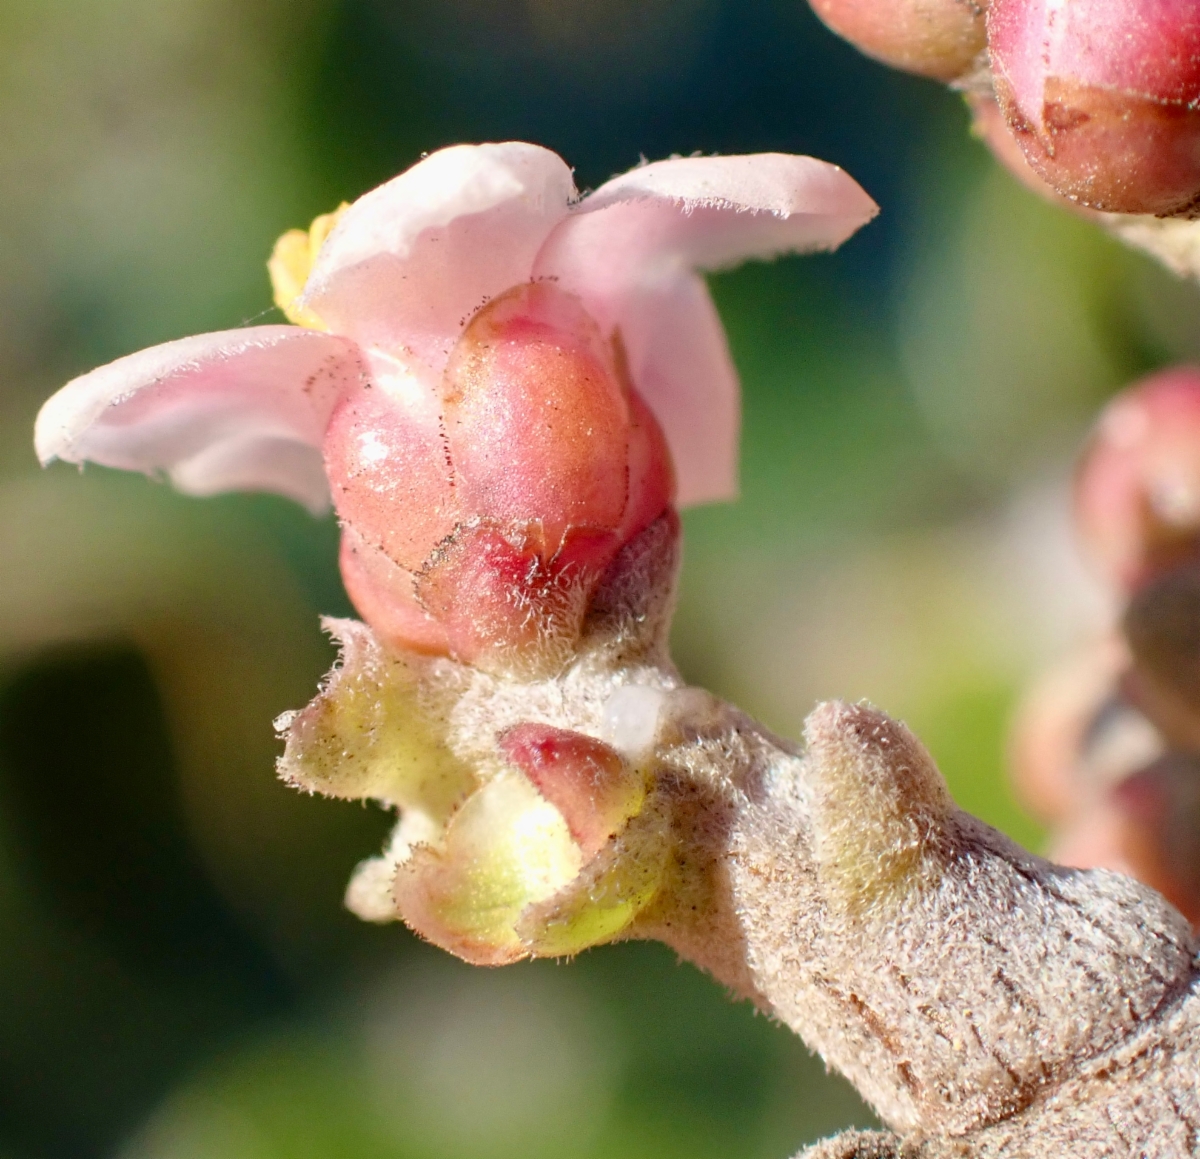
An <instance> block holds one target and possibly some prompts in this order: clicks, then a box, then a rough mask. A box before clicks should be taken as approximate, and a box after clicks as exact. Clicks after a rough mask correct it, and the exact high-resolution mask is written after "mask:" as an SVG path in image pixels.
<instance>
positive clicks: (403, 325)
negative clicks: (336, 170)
mask: <svg viewBox="0 0 1200 1159" xmlns="http://www.w3.org/2000/svg"><path fill="white" fill-rule="evenodd" d="M875 212H876V208H875V205H874V203H873V202H872V201H871V199H870V198H869V197H867V195H866V194H865V193H864V192H863V191H862V190H861V189H860V188H859V186H858V185H857V184H856V183H855V182H854V181H853V180H852V179H851V178H849V177H848V176H847V175H846V174H845V173H843V172H842V171H841V170H839V169H837V168H836V167H834V166H831V165H827V164H825V163H823V162H821V161H816V160H813V159H812V158H807V157H793V156H785V155H780V154H765V155H761V156H752V157H707V158H702V157H693V158H686V159H675V160H671V161H665V162H659V163H657V164H650V165H643V166H641V167H639V168H637V169H635V170H633V171H632V172H630V173H627V174H625V175H624V176H621V177H618V178H615V179H614V180H612V181H610V182H608V183H607V184H605V185H604V186H602V187H601V188H600V189H598V190H596V191H595V192H594V193H591V194H589V195H588V196H586V197H584V198H582V199H580V198H579V197H578V196H577V195H576V192H575V188H574V185H573V182H572V179H571V173H570V170H569V169H568V168H567V166H566V165H565V164H564V163H563V161H562V160H561V159H560V158H558V157H557V156H556V155H555V154H553V153H551V152H549V151H548V150H545V149H541V148H539V147H536V146H533V145H525V144H519V143H509V144H501V145H481V146H457V147H454V148H450V149H445V150H443V151H441V152H439V153H435V154H433V155H432V156H430V157H429V158H427V159H426V160H424V161H422V162H421V163H420V164H418V165H416V166H414V167H413V168H412V169H410V170H409V171H408V172H406V173H404V174H402V175H401V176H400V177H398V178H396V179H395V180H393V181H391V182H389V183H388V184H386V185H384V186H382V187H380V188H379V189H376V190H374V191H373V192H371V193H368V194H367V195H366V196H364V197H362V198H360V199H359V200H358V201H357V202H355V203H354V204H353V205H349V206H342V207H341V208H340V209H338V210H337V211H335V212H334V213H332V214H328V215H325V216H323V217H321V218H318V219H317V220H316V221H315V222H314V223H313V225H312V227H311V228H310V229H309V230H308V231H299V230H297V231H292V232H291V233H288V234H285V235H284V236H283V237H282V238H281V239H280V241H279V243H278V244H277V245H276V248H275V252H274V254H273V255H272V258H271V261H270V271H271V276H272V281H273V283H274V289H275V299H276V302H277V304H278V305H279V306H280V308H281V309H282V310H283V311H284V313H285V314H286V315H287V317H288V318H289V319H290V320H291V321H292V322H293V323H294V325H293V326H257V327H249V328H245V329H242V330H235V331H229V332H225V333H219V334H210V335H204V336H201V337H198V338H190V339H184V340H182V341H181V342H174V343H168V344H167V345H165V346H161V347H156V348H154V349H153V350H148V351H144V352H142V353H141V354H135V355H132V356H130V357H128V358H124V359H121V360H119V361H118V362H116V363H113V364H112V365H110V366H107V367H103V368H101V369H100V370H97V371H93V372H92V373H91V374H88V375H84V376H83V377H82V378H80V379H77V380H75V381H74V382H72V383H70V384H69V385H68V386H66V387H65V388H64V389H63V390H62V391H60V392H59V394H58V395H56V396H55V397H54V398H53V399H51V400H50V402H48V403H47V404H46V406H45V407H44V408H43V411H42V414H41V416H40V417H39V420H38V427H37V435H36V441H37V449H38V453H39V455H40V456H41V458H42V460H43V461H48V460H50V459H53V458H60V459H66V460H68V461H71V462H82V461H84V460H92V461H96V462H100V463H105V464H108V465H111V466H117V467H126V468H137V469H141V470H145V471H166V472H167V473H168V474H169V475H170V477H171V478H172V479H173V481H174V482H175V483H176V484H177V485H178V486H180V487H181V488H182V489H183V490H185V491H189V492H192V493H197V494H209V493H213V492H217V491H222V490H229V489H235V488H257V489H263V490H271V491H278V492H281V493H283V494H285V495H288V496H291V497H292V498H295V499H298V500H300V501H301V502H304V503H306V504H307V505H308V506H309V507H311V508H314V509H318V508H320V507H321V505H322V504H323V503H324V502H326V501H327V498H328V496H330V495H332V500H333V504H334V507H335V508H336V510H337V513H338V516H339V518H340V521H341V525H342V553H341V566H342V574H343V577H344V579H345V582H346V587H347V591H348V592H349V594H350V597H351V599H352V600H353V602H354V604H355V606H356V607H357V608H358V610H359V611H360V613H361V614H362V616H363V618H364V620H365V621H366V623H367V625H369V628H367V627H364V626H363V625H357V624H353V623H339V624H335V625H331V627H332V630H333V631H334V632H335V634H336V635H337V636H338V638H339V639H340V641H341V642H342V646H343V658H342V665H341V667H340V668H339V669H338V670H337V671H336V672H335V674H334V675H333V677H332V678H331V680H330V681H329V683H328V685H327V686H326V688H325V689H324V690H323V691H322V693H321V695H320V696H319V697H318V699H317V700H316V701H314V703H313V704H312V705H310V706H309V708H308V709H306V710H305V711H304V712H302V713H300V714H297V715H294V716H293V717H289V718H288V719H287V721H286V722H285V724H284V727H285V729H286V730H287V732H288V746H287V752H286V755H285V757H284V759H283V764H282V771H283V774H284V775H285V777H287V778H288V779H289V780H291V781H293V782H294V783H296V784H299V785H304V786H308V787H310V788H317V789H321V790H322V791H326V792H330V793H336V794H339V795H343V796H352V797H373V798H376V799H378V800H381V801H384V802H387V803H388V804H389V805H392V806H395V807H397V808H398V809H399V810H400V811H401V813H402V822H401V825H400V828H399V830H398V831H397V837H396V839H395V841H394V842H393V845H392V848H391V849H390V851H389V853H388V855H387V856H386V857H385V858H384V859H382V860H381V861H378V862H372V863H369V864H368V865H367V866H366V867H365V868H364V870H363V872H362V873H360V875H359V877H358V878H357V879H356V883H355V885H354V886H353V887H352V890H351V895H350V896H351V903H352V905H353V906H354V907H355V908H356V909H357V910H358V911H359V912H360V913H364V914H368V915H370V916H373V917H393V916H397V915H398V914H399V915H403V916H405V917H407V918H408V919H409V920H410V922H411V923H412V924H413V925H414V926H415V927H416V928H418V929H419V930H420V931H421V932H422V933H424V934H425V935H426V936H427V937H430V938H431V939H433V940H434V941H437V942H439V943H440V944H442V945H445V946H446V947H447V948H450V949H453V950H455V951H456V952H458V953H460V954H462V955H463V956H465V957H469V958H472V959H474V960H477V961H482V960H487V961H499V960H507V959H509V958H511V957H514V956H517V957H519V956H522V955H524V954H528V953H531V952H565V951H567V950H570V949H574V948H578V946H579V945H580V944H586V942H587V941H589V940H597V939H599V938H601V937H603V936H607V935H609V934H610V933H611V932H613V931H614V930H616V929H619V928H620V927H621V926H622V925H623V924H626V923H627V922H628V921H629V920H630V916H631V914H632V913H633V912H634V911H635V910H636V909H637V908H638V906H640V905H642V904H644V903H645V901H646V900H647V899H648V898H649V897H650V896H651V895H652V893H653V892H654V888H655V885H656V882H657V875H658V873H659V871H660V868H661V863H662V861H663V859H664V857H665V849H666V847H665V845H664V844H663V842H662V841H661V840H660V839H659V837H660V834H659V830H660V829H661V825H659V824H658V822H657V821H656V820H655V818H654V817H653V816H649V815H648V816H647V817H646V818H643V819H642V820H638V816H639V815H640V814H642V813H643V812H644V811H645V810H644V809H643V805H644V803H645V801H646V799H647V794H648V787H647V784H646V773H645V770H644V769H641V768H640V767H639V765H638V757H639V753H640V751H641V748H643V747H644V746H645V743H646V741H645V738H642V739H639V737H640V734H641V732H645V730H646V728H647V727H652V724H653V719H654V709H655V706H656V705H657V699H658V697H659V696H660V694H661V692H662V691H663V688H664V687H666V686H667V685H669V684H670V683H672V682H673V681H674V677H673V675H670V674H668V675H664V674H663V654H662V636H663V633H664V632H665V627H666V625H665V619H666V614H667V609H668V607H669V601H670V592H671V588H672V584H673V580H674V570H675V560H676V554H677V538H678V520H677V518H676V516H675V514H674V505H675V503H676V502H677V501H678V502H682V503H696V502H702V501H706V500H712V499H718V498H724V497H728V496H730V495H731V494H732V493H733V491H734V488H735V476H736V449H737V432H738V390H737V379H736V375H735V372H734V369H733V366H732V363H731V361H730V358H729V354H728V351H727V348H726V345H725V338H724V334H723V331H722V328H721V324H720V321H719V319H718V318H717V316H716V312H715V310H714V308H713V305H712V302H711V300H710V298H709V296H708V293H707V289H706V287H705V285H704V282H703V280H702V279H701V277H700V276H699V275H698V273H697V272H696V271H697V269H714V268H720V267H723V266H726V265H729V264H732V263H736V262H738V261H741V260H743V259H745V258H748V257H771V256H774V255H776V254H780V253H785V252H789V251H801V250H815V249H830V248H833V247H835V246H837V245H838V244H839V243H840V242H842V241H843V240H844V239H845V238H846V237H847V236H849V235H850V234H851V233H853V232H854V230H855V229H857V228H858V227H859V226H860V225H862V224H863V223H864V222H866V221H868V220H869V219H870V218H871V217H872V216H873V215H874V214H875ZM644 657H650V658H651V666H650V668H646V661H645V659H644ZM439 659H440V663H439ZM585 659H586V661H587V663H588V664H590V665H591V668H590V671H591V675H590V676H589V679H590V680H591V681H592V682H593V684H595V685H596V686H595V688H593V689H592V691H591V692H589V693H588V696H587V698H585V699H587V706H586V711H584V710H580V711H576V712H574V713H572V712H565V713H564V712H561V711H560V712H558V713H557V714H551V713H549V711H548V706H549V705H550V704H551V703H553V702H554V701H555V698H556V697H557V699H558V700H559V701H561V700H562V696H561V693H556V691H555V689H556V687H557V686H556V684H555V682H556V681H558V680H560V679H562V678H563V674H564V673H566V672H570V671H578V670H579V668H580V665H581V664H583V663H584V661H585ZM639 664H641V668H639ZM642 669H646V671H645V672H644V676H645V679H644V680H643V681H642V682H641V684H644V685H645V687H644V688H642V690H641V692H639V691H637V690H636V689H634V690H632V691H630V690H626V691H625V693H624V694H623V695H624V699H622V686H623V685H627V684H638V679H639V678H638V673H639V671H642ZM489 681H490V683H488V682H489ZM641 684H639V685H638V686H639V687H641ZM485 686H486V687H487V688H488V689H489V691H488V693H487V706H486V707H485V708H478V707H477V708H476V709H472V708H471V707H470V706H471V705H472V704H474V703H475V702H474V701H473V700H472V697H475V698H478V697H479V696H481V695H483V693H482V692H481V689H482V688H483V687H485ZM589 687H590V686H589ZM538 688H540V689H541V692H542V695H543V696H545V697H546V698H548V699H547V704H546V705H545V706H542V707H541V708H540V709H539V706H538V700H537V696H538V694H537V692H536V691H534V690H535V689H538ZM506 697H507V700H506ZM502 702H503V703H506V704H507V705H508V707H507V708H504V707H502ZM622 705H623V706H624V707H622ZM614 722H615V723H614ZM622 722H624V723H622ZM539 730H541V731H539ZM547 730H548V731H547ZM639 730H640V732H639ZM643 830H644V832H643ZM618 839H619V841H620V842H623V845H622V846H621V848H622V849H623V850H625V851H626V852H628V850H630V849H637V850H639V851H642V852H644V854H645V855H644V856H642V852H639V854H638V857H637V858H633V857H632V856H616V855H615V854H614V853H613V851H612V849H607V847H608V846H610V845H612V844H613V842H615V841H617V840H618ZM606 849H607V852H606ZM606 858H607V859H608V861H614V859H615V861H616V862H617V863H619V864H618V865H617V868H616V869H613V868H612V867H609V868H603V867H600V868H597V866H599V865H600V863H604V862H605V859H606ZM635 860H636V861H637V862H638V867H635V869H636V871H635V870H630V869H629V868H628V864H629V863H631V862H633V861H635ZM588 866H592V869H591V870H590V872H591V873H592V875H593V877H595V878H596V880H594V881H593V880H590V879H589V880H588V881H587V889H589V890H591V893H590V894H589V893H586V892H585V893H584V894H581V895H580V897H579V899H576V900H574V901H571V902H570V905H574V906H575V907H576V908H577V909H578V908H580V907H582V908H583V909H585V910H586V911H587V912H586V913H585V914H583V916H579V915H575V916H569V915H568V916H564V915H565V914H566V913H567V909H569V908H570V905H568V903H567V902H566V901H562V902H561V904H559V906H558V909H556V910H555V911H554V913H553V914H550V913H549V912H547V914H546V915H545V917H544V920H540V922H539V921H535V920H534V919H532V918H530V917H529V916H528V913H527V911H530V907H532V906H535V905H536V904H541V903H544V902H546V901H547V900H548V899H550V898H552V897H556V896H558V895H559V894H560V892H561V891H562V890H563V889H564V888H565V887H566V886H567V885H568V884H569V883H571V882H573V881H577V880H579V881H582V880H583V879H584V878H586V876H587V875H586V873H585V870H586V869H587V867H588ZM597 875H599V876H597ZM598 882H599V883H600V884H597V883H598ZM579 888H581V889H582V888H583V886H580V887H579ZM603 890H607V891H608V893H607V894H604V896H603V897H601V893H598V892H597V891H601V892H602V891H603ZM606 899H607V900H606ZM585 903H586V904H585ZM564 907H566V908H564ZM522 922H524V923H525V924H524V925H521V923H522ZM531 923H532V924H531ZM551 931H552V932H551Z"/></svg>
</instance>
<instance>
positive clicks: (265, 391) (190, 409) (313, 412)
mask: <svg viewBox="0 0 1200 1159" xmlns="http://www.w3.org/2000/svg"><path fill="white" fill-rule="evenodd" d="M365 373H366V372H365V370H364V369H363V362H362V357H361V354H360V352H359V350H358V348H357V347H356V346H355V344H354V343H353V342H351V341H350V340H349V339H346V338H341V337H338V336H336V335H333V334H323V333H319V332H317V331H314V330H302V329H300V328H298V327H295V326H255V327H251V328H248V329H245V330H226V331H223V332H221V333H217V334H200V335H197V336H196V337H194V338H183V339H180V340H179V341H177V342H167V343H165V344H164V345H162V346H154V347H151V348H150V349H149V350H143V351H140V352H139V353H137V354H131V355H129V356H128V357H126V358H119V359H117V361H116V362H112V363H109V365H107V366H102V367H100V368H99V369H98V370H93V371H92V372H91V373H90V374H85V375H83V376H82V377H80V378H76V379H75V380H74V381H72V382H69V383H67V385H66V386H64V387H63V388H62V390H60V391H59V392H58V393H57V394H56V395H54V397H53V398H51V399H50V400H49V401H48V402H47V403H46V405H45V406H43V407H42V411H41V414H39V415H38V420H37V428H36V431H35V434H34V443H35V446H36V448H37V453H38V457H39V458H40V459H41V461H42V463H43V464H45V463H49V462H50V461H51V460H53V459H64V460H65V461H67V462H68V463H82V462H85V461H91V462H94V463H101V464H103V465H104V466H107V467H121V468H124V469H126V470H135V471H145V472H148V473H149V472H155V471H166V472H167V473H168V474H169V475H170V477H171V479H172V481H173V482H174V483H175V485H176V486H177V487H179V488H180V490H182V491H186V492H188V493H189V494H192V495H212V494H215V493H216V492H218V491H229V490H242V489H245V490H257V491H272V492H276V493H278V494H281V495H286V496H288V497H289V498H292V499H295V500H297V501H298V502H300V503H303V504H304V505H305V506H306V507H308V508H310V509H311V510H314V511H319V510H321V509H323V508H324V507H325V506H326V505H327V504H328V502H329V495H328V488H327V485H326V483H325V473H324V469H323V465H322V461H321V451H320V447H321V439H322V437H323V435H324V433H325V427H326V425H327V424H328V422H329V416H330V414H331V412H332V410H333V407H334V404H335V402H336V401H337V399H338V398H339V397H340V396H341V395H342V394H343V392H344V391H345V390H347V389H348V388H349V387H350V386H351V385H353V384H356V383H358V382H360V381H361V380H362V378H363V377H364V375H365Z"/></svg>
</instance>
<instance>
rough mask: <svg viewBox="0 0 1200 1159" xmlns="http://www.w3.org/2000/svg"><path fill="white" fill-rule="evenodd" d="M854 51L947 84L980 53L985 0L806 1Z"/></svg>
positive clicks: (982, 39)
mask: <svg viewBox="0 0 1200 1159" xmlns="http://www.w3.org/2000/svg"><path fill="white" fill-rule="evenodd" d="M811 2H812V6H813V11H815V12H816V14H817V15H818V16H819V17H820V18H821V19H822V20H823V21H824V22H825V23H826V24H827V25H828V26H829V27H830V28H831V29H832V30H833V31H834V32H836V33H837V34H838V35H839V36H843V37H845V38H846V39H847V40H848V41H850V43H851V44H853V45H854V46H855V47H856V48H858V49H860V50H861V51H863V52H865V53H866V54H867V55H868V56H873V57H875V58H876V59H877V60H881V61H883V62H884V64H890V65H892V66H893V67H894V68H902V69H904V70H905V71H906V72H915V73H919V74H920V75H921V76H928V77H934V78H935V79H937V80H945V81H951V80H954V79H956V78H957V77H960V76H962V74H963V73H965V72H966V71H967V70H968V69H969V68H970V67H971V65H972V63H973V62H974V61H975V58H976V57H977V56H978V55H979V53H980V52H981V51H982V50H983V47H984V41H985V29H984V15H983V14H984V9H985V8H986V7H987V4H986V0H979V2H976V0H811Z"/></svg>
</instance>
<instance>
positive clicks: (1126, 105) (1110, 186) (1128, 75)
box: [987, 0, 1200, 216]
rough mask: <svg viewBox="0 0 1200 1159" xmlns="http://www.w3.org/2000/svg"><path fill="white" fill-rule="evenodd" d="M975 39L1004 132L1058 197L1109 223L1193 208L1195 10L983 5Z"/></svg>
mask: <svg viewBox="0 0 1200 1159" xmlns="http://www.w3.org/2000/svg"><path fill="white" fill-rule="evenodd" d="M987 30H988V47H989V50H990V53H991V61H992V72H993V79H994V83H995V88H996V95H997V97H998V99H999V101H1000V107H1001V108H1002V109H1003V111H1004V116H1005V119H1006V121H1007V122H1008V126H1009V128H1010V129H1011V130H1012V132H1013V134H1014V135H1015V137H1016V139H1017V141H1018V142H1019V143H1020V146H1021V149H1022V151H1023V152H1024V154H1025V156H1026V157H1027V158H1028V160H1029V163H1030V164H1031V165H1032V166H1033V168H1034V169H1035V170H1036V171H1037V172H1038V173H1039V174H1040V175H1041V176H1042V177H1044V178H1045V179H1046V181H1048V182H1049V183H1050V184H1051V185H1052V186H1053V187H1054V188H1055V189H1056V190H1057V191H1058V192H1059V193H1061V194H1062V195H1063V196H1064V197H1068V198H1070V199H1071V200H1073V201H1078V202H1080V203H1081V204H1083V205H1087V206H1090V207H1092V208H1094V209H1102V210H1107V211H1109V212H1114V213H1147V214H1158V215H1160V216H1165V215H1172V214H1183V213H1187V212H1188V211H1189V210H1191V209H1193V208H1194V207H1195V205H1196V203H1197V199H1198V198H1200V108H1197V102H1198V101H1200V6H1198V5H1197V4H1196V3H1195V0H993V2H992V4H991V6H990V7H989V9H988V16H987Z"/></svg>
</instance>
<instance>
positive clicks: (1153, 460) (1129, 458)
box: [1075, 366, 1200, 589]
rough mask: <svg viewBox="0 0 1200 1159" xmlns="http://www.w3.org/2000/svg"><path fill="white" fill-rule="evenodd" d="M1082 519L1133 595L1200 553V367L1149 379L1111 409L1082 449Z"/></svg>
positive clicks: (1089, 539)
mask: <svg viewBox="0 0 1200 1159" xmlns="http://www.w3.org/2000/svg"><path fill="white" fill-rule="evenodd" d="M1075 513H1076V521H1077V524H1078V526H1079V529H1080V532H1081V534H1082V536H1083V539H1084V542H1085V544H1086V546H1087V547H1088V549H1089V550H1090V552H1091V554H1092V555H1093V556H1094V557H1095V559H1096V560H1097V562H1099V563H1100V565H1101V566H1102V567H1103V568H1104V570H1105V571H1106V572H1108V573H1109V575H1110V576H1111V577H1112V578H1113V579H1114V580H1115V581H1116V582H1117V583H1118V584H1120V585H1121V586H1123V587H1125V588H1127V589H1133V588H1136V587H1138V586H1139V585H1140V584H1142V583H1145V582H1146V581H1147V580H1148V579H1150V578H1152V577H1153V576H1155V575H1158V574H1161V573H1162V572H1164V571H1166V570H1169V569H1170V568H1172V567H1174V566H1176V565H1178V564H1179V563H1180V562H1182V561H1184V560H1187V559H1190V558H1192V557H1194V556H1196V555H1197V554H1198V553H1200V367H1191V366H1181V367H1175V368H1173V369H1171V370H1166V371H1162V372H1161V373H1159V374H1155V375H1151V376H1150V377H1149V378H1146V379H1143V380H1142V381H1141V382H1139V383H1136V384H1135V385H1134V386H1132V387H1130V388H1128V389H1127V390H1125V391H1123V392H1122V393H1121V394H1120V395H1118V396H1117V397H1116V398H1115V399H1113V401H1112V402H1110V403H1109V404H1108V406H1107V407H1106V408H1105V410H1104V412H1103V413H1102V414H1101V416H1100V419H1099V421H1098V422H1097V424H1096V428H1095V431H1094V433H1093V434H1092V438H1091V441H1090V443H1089V444H1088V446H1087V448H1086V450H1085V451H1084V454H1083V458H1082V462H1081V463H1080V467H1079V472H1078V476H1077V479H1076V487H1075Z"/></svg>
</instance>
